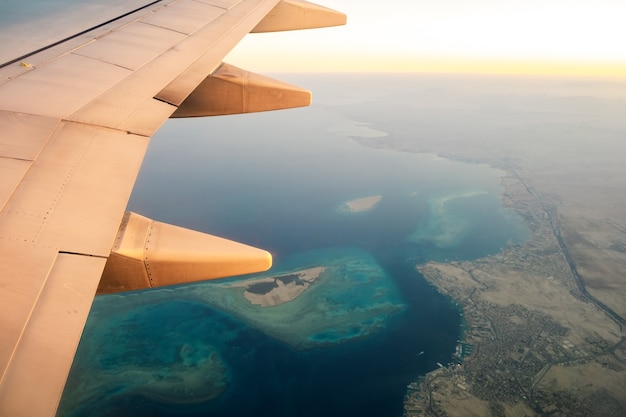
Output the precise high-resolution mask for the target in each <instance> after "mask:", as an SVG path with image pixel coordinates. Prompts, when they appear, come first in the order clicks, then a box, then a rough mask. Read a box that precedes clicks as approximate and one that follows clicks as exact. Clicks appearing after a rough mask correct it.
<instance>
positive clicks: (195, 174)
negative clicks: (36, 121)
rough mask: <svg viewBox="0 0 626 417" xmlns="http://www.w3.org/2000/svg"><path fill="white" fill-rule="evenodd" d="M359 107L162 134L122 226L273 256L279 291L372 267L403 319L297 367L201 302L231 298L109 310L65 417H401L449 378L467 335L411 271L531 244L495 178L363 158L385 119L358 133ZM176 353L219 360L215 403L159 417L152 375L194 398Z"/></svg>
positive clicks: (92, 339)
mask: <svg viewBox="0 0 626 417" xmlns="http://www.w3.org/2000/svg"><path fill="white" fill-rule="evenodd" d="M349 93H350V92H346V91H336V92H327V93H326V96H325V97H324V98H325V99H326V102H332V101H333V100H334V99H336V101H337V102H339V103H342V98H344V97H343V96H341V95H342V94H344V95H346V94H348V95H349ZM352 93H354V94H355V95H359V94H361V95H362V94H364V93H363V92H362V91H359V92H358V94H357V92H354V91H353V92H352ZM333 94H335V96H333ZM374 96H375V95H373V97H374ZM363 100H366V101H367V100H371V101H372V103H371V106H375V100H373V99H372V98H371V97H370V98H368V97H365V98H362V97H360V98H359V99H358V100H356V103H357V104H358V106H357V105H354V104H351V101H350V100H348V101H347V102H345V103H344V104H337V105H323V104H320V105H313V106H312V107H310V108H307V109H299V110H291V111H285V112H275V113H266V114H257V115H245V116H230V117H221V118H213V119H195V120H176V121H172V122H169V123H167V124H166V125H165V126H164V127H163V128H162V129H161V130H160V131H159V133H158V134H157V135H156V136H155V137H154V138H153V141H152V143H151V145H150V149H149V151H148V154H147V157H146V160H145V163H144V166H143V168H142V172H141V174H140V177H139V179H138V181H137V185H136V188H135V191H134V194H133V197H132V199H131V201H130V203H129V209H131V210H133V211H136V212H139V213H140V214H143V215H146V216H148V217H151V218H154V219H157V220H160V221H164V222H169V223H173V224H178V225H181V226H185V227H189V228H192V229H196V230H200V231H204V232H207V233H211V234H216V235H220V236H224V237H227V238H231V239H234V240H239V241H242V242H245V243H248V244H251V245H255V246H259V247H263V248H265V249H268V250H270V251H271V252H272V253H273V255H274V262H275V266H274V268H273V271H276V273H278V272H284V271H293V270H297V269H299V268H304V267H310V266H315V265H325V264H332V262H340V263H341V262H343V261H342V260H343V259H356V261H355V262H356V263H357V264H358V263H359V262H361V261H359V259H362V263H363V265H365V266H359V268H361V267H362V268H365V269H363V270H368V269H367V268H370V270H380V271H382V272H381V273H382V274H383V275H384V276H383V278H381V279H382V281H380V282H382V284H380V285H381V288H383V289H384V291H386V293H385V296H387V297H389V300H390V301H389V303H391V304H393V303H395V304H396V305H400V304H402V306H403V307H402V308H401V309H397V310H394V312H393V313H389V314H387V315H383V316H380V317H384V322H383V323H382V325H381V326H378V327H377V330H376V331H371V332H370V333H369V334H367V335H365V336H363V335H361V334H360V333H359V332H360V331H361V330H362V328H361V327H359V326H360V324H359V323H356V322H355V323H354V325H353V326H352V325H351V324H350V323H349V322H348V323H344V326H345V327H342V329H340V331H341V332H343V333H342V334H344V335H345V334H347V335H348V336H350V332H354V335H358V337H356V336H355V337H353V338H349V337H348V338H347V339H346V340H342V341H338V342H337V343H332V340H334V339H333V337H334V336H333V337H330V336H329V340H330V342H328V341H326V342H325V343H319V344H317V345H316V344H315V343H312V344H311V345H310V346H308V347H306V348H304V349H303V348H302V346H299V347H298V346H296V345H294V344H290V339H289V337H290V336H285V337H283V338H281V337H273V336H270V335H269V333H271V334H274V333H272V331H273V330H272V323H269V322H268V323H263V322H258V321H253V320H246V318H245V316H239V315H238V314H237V311H235V310H232V311H230V310H229V311H225V310H224V309H221V308H220V307H219V303H218V304H215V303H213V304H212V303H210V302H203V301H202V300H201V299H200V298H198V295H197V294H201V293H202V292H213V293H215V292H219V291H223V288H222V287H220V286H219V285H220V284H216V283H208V284H194V285H188V286H184V287H181V288H179V289H177V290H173V291H166V292H158V291H157V292H154V291H147V292H140V293H136V294H131V295H122V296H105V297H98V298H96V300H95V302H94V306H93V308H92V314H91V316H90V319H89V321H88V323H87V325H86V329H85V333H84V335H83V340H82V341H81V345H80V346H79V350H78V353H77V356H76V360H75V363H74V367H73V370H72V373H71V375H70V379H69V380H68V388H67V389H66V393H65V397H64V400H63V401H62V405H61V410H62V411H61V412H62V413H64V414H65V415H68V416H100V415H103V416H104V415H115V416H125V415H128V416H130V415H132V416H141V415H150V416H174V415H176V416H207V415H210V416H246V415H250V416H252V415H255V416H258V415H272V416H294V415H298V416H319V415H326V416H345V415H361V416H398V415H401V413H402V399H403V396H404V394H405V388H406V385H407V384H408V383H409V382H411V381H412V380H414V379H415V378H416V377H417V376H419V375H422V374H424V373H426V372H428V371H430V370H432V369H434V368H435V367H436V362H441V363H446V362H448V361H449V360H450V358H451V354H452V352H453V351H454V348H455V342H456V340H457V338H458V336H459V332H460V326H461V320H460V317H459V310H458V309H457V308H456V307H455V305H454V304H453V303H452V302H451V301H450V300H449V299H447V298H446V297H443V296H441V295H440V294H438V293H437V292H436V291H434V289H433V288H432V287H430V286H429V285H428V284H427V283H426V282H425V280H424V279H423V278H422V277H421V276H420V274H419V273H418V272H417V271H416V270H415V266H416V265H417V264H418V263H422V262H425V261H428V260H452V259H473V258H477V257H481V256H485V255H488V254H492V253H496V252H497V251H498V250H500V248H502V247H503V246H505V245H506V244H507V243H518V242H521V241H522V240H523V239H524V238H525V229H524V227H523V225H522V223H521V221H520V220H519V219H518V218H517V217H516V216H515V215H514V214H513V213H511V212H508V211H506V210H504V209H502V207H501V204H500V197H501V195H500V194H501V191H502V189H501V185H500V183H499V178H500V176H501V175H502V172H500V171H497V170H495V169H492V168H490V167H488V166H486V165H481V164H468V163H463V162H457V161H450V160H447V159H444V158H439V157H435V156H432V155H420V154H410V153H403V152H398V151H389V150H380V149H372V148H368V147H365V146H362V145H359V144H358V143H356V142H354V140H353V139H351V136H359V135H368V134H375V133H376V132H373V131H367V130H363V128H364V127H366V128H367V127H369V128H372V129H376V128H377V120H376V113H375V112H363V116H362V117H360V118H358V119H357V120H356V122H355V120H353V118H356V117H355V114H354V113H355V112H357V109H359V108H367V109H369V108H370V107H364V106H365V105H364V104H363ZM366 113H367V116H366V115H365V114H366ZM357 122H358V123H357ZM359 123H368V124H369V125H367V126H361V127H359ZM386 123H388V120H387V121H386ZM372 195H381V196H382V200H381V202H380V203H379V204H378V205H377V206H376V207H375V208H374V209H372V210H370V211H366V212H360V213H346V212H343V211H342V210H341V209H340V207H341V206H342V204H344V203H345V202H347V201H350V200H353V199H357V198H362V197H367V196H372ZM345 256H351V257H352V258H345ZM351 262H352V261H351ZM348 273H350V269H348ZM333 279H335V278H333V277H332V276H330V277H328V281H327V284H324V285H328V287H327V288H329V289H328V290H326V291H328V294H326V296H327V297H328V298H329V299H334V300H335V301H336V302H337V303H338V305H341V303H346V304H345V305H349V306H350V307H349V308H355V307H354V306H355V305H357V306H362V307H363V308H367V306H368V305H369V304H368V303H371V302H372V299H371V294H370V293H368V292H367V291H366V290H367V288H361V289H358V288H357V283H356V281H355V290H354V291H353V292H350V293H349V294H348V293H346V292H345V291H344V292H342V293H337V292H335V293H332V291H336V290H331V289H332V288H333V287H332V281H333ZM228 282H230V281H228ZM319 285H320V286H321V285H322V284H319ZM358 285H367V284H358ZM307 291H312V290H307ZM366 294H369V295H366ZM333 297H334V298H333ZM303 303H304V302H303ZM305 307H306V306H305V305H304V304H303V308H305ZM348 310H349V309H348ZM277 311H280V310H277ZM377 317H379V316H377ZM371 320H375V318H372V319H371ZM351 326H352V327H351ZM297 330H298V332H299V333H300V334H301V333H302V332H306V329H297ZM335 330H337V329H335ZM346 332H347V333H346ZM328 334H330V335H332V334H333V329H328ZM337 340H339V339H337ZM181 349H182V350H181ZM185 349H186V350H185ZM183 351H185V352H187V351H190V352H191V355H192V356H193V355H196V356H197V358H199V357H208V356H209V354H210V353H211V352H214V353H216V355H217V356H219V358H220V359H221V363H222V364H223V367H224V369H223V371H224V372H223V373H222V374H220V375H221V378H224V381H225V383H224V387H225V388H224V389H223V392H221V394H220V395H219V396H217V397H216V398H214V399H212V400H210V401H206V402H201V403H194V404H172V402H173V400H172V401H169V403H168V404H164V403H163V402H162V401H157V400H155V398H154V396H152V397H151V396H150V395H146V394H145V390H144V391H142V388H141V387H140V386H141V383H142V382H141V381H142V375H145V373H144V374H142V373H141V372H152V373H153V374H154V373H155V372H161V373H163V375H165V377H169V378H174V379H175V378H180V382H179V383H176V384H174V386H179V387H184V386H185V380H184V374H176V373H175V371H173V370H171V369H170V368H172V369H173V367H175V364H176V362H177V361H178V360H179V356H178V355H179V354H180V352H183ZM420 352H424V353H423V354H420ZM203 355H204V356H203ZM197 358H196V359H197ZM190 360H192V361H193V360H195V359H194V358H193V357H192V358H191V359H190ZM125 372H126V373H125ZM181 375H183V376H181ZM81 392H82V393H84V392H88V394H81Z"/></svg>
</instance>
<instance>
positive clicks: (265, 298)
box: [232, 266, 326, 307]
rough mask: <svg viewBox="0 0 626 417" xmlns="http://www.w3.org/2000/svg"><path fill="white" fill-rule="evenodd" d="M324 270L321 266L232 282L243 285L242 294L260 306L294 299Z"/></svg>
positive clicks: (239, 285) (273, 304)
mask: <svg viewBox="0 0 626 417" xmlns="http://www.w3.org/2000/svg"><path fill="white" fill-rule="evenodd" d="M325 270H326V268H324V267H323V266H318V267H315V268H309V269H303V270H301V271H297V272H293V273H289V274H283V275H276V276H273V277H265V278H260V279H257V280H253V281H245V282H241V283H236V284H233V285H232V287H244V288H246V290H245V291H244V293H243V296H244V297H246V299H247V300H248V301H250V302H251V303H252V304H256V305H260V306H261V307H270V306H276V305H280V304H283V303H286V302H289V301H292V300H294V299H295V298H297V297H298V296H299V295H300V294H302V293H303V292H304V290H306V289H307V288H309V286H310V285H311V284H312V283H313V281H315V280H316V279H317V278H319V276H320V275H321V274H322V273H323V272H324V271H325Z"/></svg>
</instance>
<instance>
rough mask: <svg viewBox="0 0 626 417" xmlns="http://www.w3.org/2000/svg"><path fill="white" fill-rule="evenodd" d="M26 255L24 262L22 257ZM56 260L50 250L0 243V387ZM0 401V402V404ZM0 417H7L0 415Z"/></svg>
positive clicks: (21, 244)
mask: <svg viewBox="0 0 626 417" xmlns="http://www.w3.org/2000/svg"><path fill="white" fill-rule="evenodd" d="M26 250H27V251H28V253H29V256H28V260H27V261H25V260H24V259H23V256H22V254H23V253H24V252H25V251H26ZM56 256H57V252H56V250H54V249H52V248H46V247H40V246H33V245H27V244H24V243H21V242H17V241H10V240H5V239H2V240H0V299H2V309H3V311H2V315H0V334H1V335H2V343H0V381H2V382H1V383H0V387H1V386H3V385H4V374H5V373H6V369H7V366H8V364H9V362H10V361H11V357H12V355H13V353H14V352H15V347H16V345H17V343H18V341H19V339H20V337H21V334H22V332H23V329H24V326H25V323H26V322H27V321H28V318H29V317H30V315H31V312H32V310H33V307H34V305H35V303H36V300H37V297H38V296H39V293H40V292H41V289H42V288H43V285H44V283H45V281H46V279H47V277H48V273H49V272H50V269H51V268H52V265H53V264H54V260H55V258H56ZM1 403H2V401H1V400H0V404H1ZM0 415H3V416H4V415H9V414H3V413H0Z"/></svg>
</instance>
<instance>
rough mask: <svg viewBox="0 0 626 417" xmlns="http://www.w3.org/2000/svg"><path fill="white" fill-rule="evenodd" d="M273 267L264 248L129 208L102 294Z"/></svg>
mask: <svg viewBox="0 0 626 417" xmlns="http://www.w3.org/2000/svg"><path fill="white" fill-rule="evenodd" d="M271 266H272V255H270V254H269V253H268V252H266V251H264V250H262V249H257V248H254V247H252V246H248V245H244V244H242V243H238V242H234V241H231V240H227V239H223V238H220V237H217V236H212V235H208V234H205V233H201V232H197V231H194V230H190V229H185V228H182V227H178V226H173V225H171V224H166V223H160V222H157V221H154V220H151V219H149V218H147V217H144V216H140V215H138V214H135V213H131V212H127V213H126V214H125V215H124V219H123V220H122V224H121V225H120V229H119V232H118V235H117V238H116V241H115V245H114V246H113V249H112V250H111V255H110V256H109V258H108V260H107V264H106V267H105V269H104V273H103V274H102V279H101V280H100V285H99V287H98V294H107V293H114V292H121V291H131V290H139V289H144V288H154V287H162V286H166V285H174V284H182V283H187V282H196V281H204V280H209V279H215V278H224V277H229V276H235V275H243V274H250V273H254V272H262V271H266V270H268V269H269V268H270V267H271Z"/></svg>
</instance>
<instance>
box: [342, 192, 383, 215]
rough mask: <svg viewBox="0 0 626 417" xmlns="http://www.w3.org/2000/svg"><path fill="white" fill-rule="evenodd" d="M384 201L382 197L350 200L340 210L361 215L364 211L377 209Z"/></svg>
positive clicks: (375, 196)
mask: <svg viewBox="0 0 626 417" xmlns="http://www.w3.org/2000/svg"><path fill="white" fill-rule="evenodd" d="M382 199H383V196H382V195H373V196H370V197H363V198H357V199H355V200H350V201H348V202H346V203H344V204H342V205H341V207H340V208H339V210H340V211H342V212H347V213H360V212H363V211H369V210H372V209H373V208H374V207H376V206H377V205H378V203H380V200H382Z"/></svg>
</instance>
